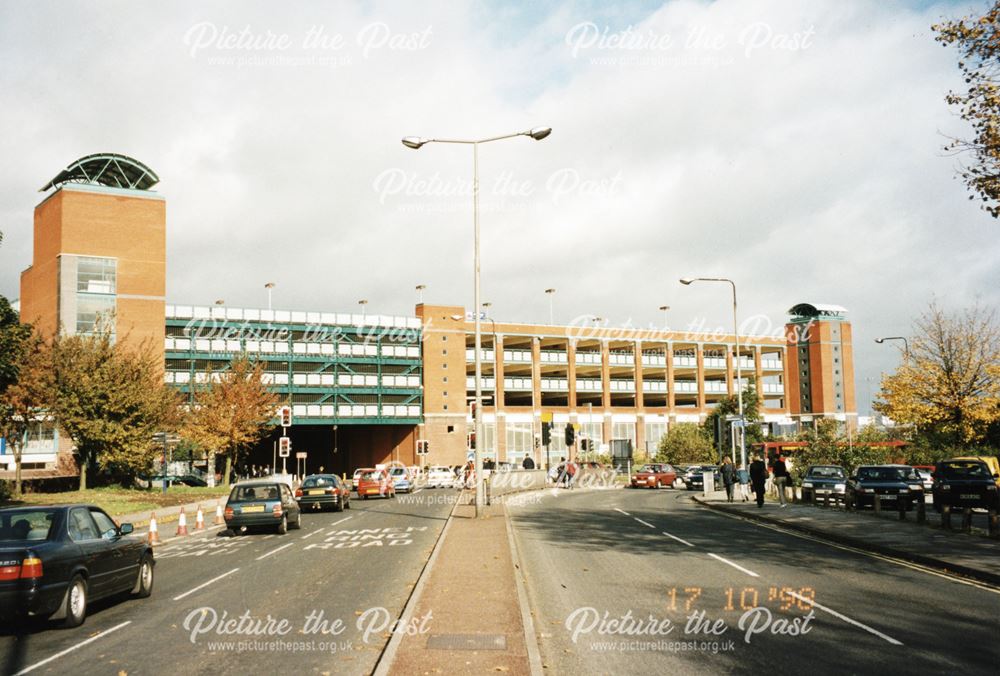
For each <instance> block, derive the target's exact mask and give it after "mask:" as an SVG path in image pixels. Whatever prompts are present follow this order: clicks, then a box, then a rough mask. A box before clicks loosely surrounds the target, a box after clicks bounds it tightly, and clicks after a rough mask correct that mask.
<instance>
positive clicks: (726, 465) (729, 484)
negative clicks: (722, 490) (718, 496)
mask: <svg viewBox="0 0 1000 676" xmlns="http://www.w3.org/2000/svg"><path fill="white" fill-rule="evenodd" d="M719 473H720V474H721V475H722V485H723V486H725V487H726V501H727V502H732V501H733V484H734V483H736V467H735V466H734V465H733V461H732V460H730V458H729V456H728V455H727V456H726V457H725V458H723V459H722V465H721V466H720V467H719Z"/></svg>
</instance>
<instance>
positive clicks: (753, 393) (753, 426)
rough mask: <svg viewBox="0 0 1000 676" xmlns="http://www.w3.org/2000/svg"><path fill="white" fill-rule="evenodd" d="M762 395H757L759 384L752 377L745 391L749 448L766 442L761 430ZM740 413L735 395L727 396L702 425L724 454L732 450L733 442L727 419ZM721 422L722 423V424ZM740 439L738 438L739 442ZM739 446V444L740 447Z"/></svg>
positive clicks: (744, 399) (745, 413)
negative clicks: (727, 450)
mask: <svg viewBox="0 0 1000 676" xmlns="http://www.w3.org/2000/svg"><path fill="white" fill-rule="evenodd" d="M760 404H761V401H760V395H759V394H757V382H756V378H754V377H753V376H750V378H749V379H748V381H747V384H746V388H745V389H744V390H743V419H744V420H745V421H746V428H745V429H746V445H747V447H748V448H749V447H750V446H751V445H752V444H755V443H757V442H760V441H763V440H764V434H763V433H762V432H761V430H760V424H759V423H760ZM739 411H740V401H739V398H738V397H737V396H736V395H735V394H732V395H726V396H725V397H723V398H722V399H720V400H719V403H718V404H716V405H715V408H713V409H712V411H711V413H709V414H708V415H707V416H705V422H703V423H702V425H703V426H704V428H705V433H706V434H707V435H708V437H709V438H710V439H714V440H715V444H716V447H720V446H721V448H722V449H723V453H725V452H726V450H725V449H729V448H732V444H733V441H732V439H731V436H732V427H731V426H730V424H729V423H728V422H726V418H727V417H728V416H737V415H739ZM720 421H721V422H720ZM720 431H721V436H722V438H721V440H720V439H719V432H720ZM738 441H739V437H737V442H738ZM738 445H739V444H737V446H738Z"/></svg>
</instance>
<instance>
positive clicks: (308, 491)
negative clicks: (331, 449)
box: [295, 474, 351, 512]
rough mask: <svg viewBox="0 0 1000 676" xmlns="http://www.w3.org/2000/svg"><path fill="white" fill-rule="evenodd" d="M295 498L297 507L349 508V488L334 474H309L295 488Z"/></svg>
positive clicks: (339, 509)
mask: <svg viewBox="0 0 1000 676" xmlns="http://www.w3.org/2000/svg"><path fill="white" fill-rule="evenodd" d="M295 500H296V501H297V502H298V503H299V507H309V508H310V509H311V508H316V509H326V508H327V507H331V508H333V511H335V512H342V511H344V510H345V509H350V508H351V489H350V488H348V487H347V484H346V482H344V481H342V480H341V478H340V477H339V476H337V475H336V474H311V475H309V476H307V477H306V478H305V479H303V480H302V485H301V486H299V487H298V488H297V489H295Z"/></svg>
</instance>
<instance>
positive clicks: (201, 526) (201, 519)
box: [194, 505, 205, 533]
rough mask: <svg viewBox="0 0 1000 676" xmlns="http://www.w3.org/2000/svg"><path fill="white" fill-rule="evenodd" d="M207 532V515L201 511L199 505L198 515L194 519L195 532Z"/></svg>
mask: <svg viewBox="0 0 1000 676" xmlns="http://www.w3.org/2000/svg"><path fill="white" fill-rule="evenodd" d="M202 530H205V514H204V512H202V511H201V505H198V513H197V514H196V515H195V517H194V531H195V532H196V533H197V532H198V531H202Z"/></svg>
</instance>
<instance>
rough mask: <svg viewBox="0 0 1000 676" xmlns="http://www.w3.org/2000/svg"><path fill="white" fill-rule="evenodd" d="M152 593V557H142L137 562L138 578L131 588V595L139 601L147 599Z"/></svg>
mask: <svg viewBox="0 0 1000 676" xmlns="http://www.w3.org/2000/svg"><path fill="white" fill-rule="evenodd" d="M152 593H153V557H151V556H148V555H147V556H143V557H142V561H140V562H139V576H138V578H137V579H136V581H135V587H133V588H132V594H133V595H134V596H136V597H137V598H140V599H145V598H149V596H150V594H152Z"/></svg>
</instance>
